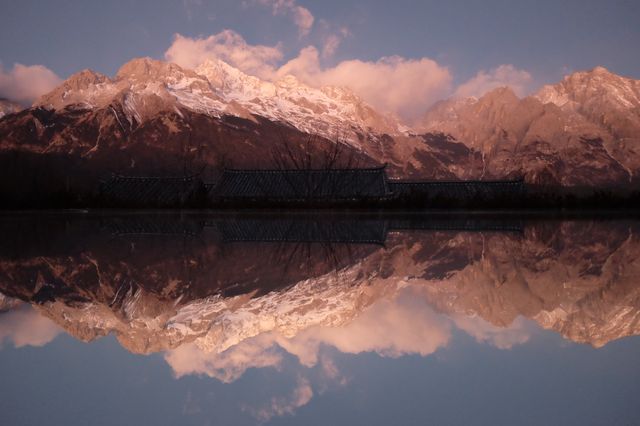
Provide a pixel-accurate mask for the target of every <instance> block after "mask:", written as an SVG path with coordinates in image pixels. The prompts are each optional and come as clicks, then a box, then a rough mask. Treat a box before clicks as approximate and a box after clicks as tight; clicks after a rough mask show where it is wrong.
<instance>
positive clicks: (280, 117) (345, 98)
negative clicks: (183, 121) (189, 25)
mask: <svg viewBox="0 0 640 426" xmlns="http://www.w3.org/2000/svg"><path fill="white" fill-rule="evenodd" d="M116 101H117V102H121V103H122V104H123V105H124V112H125V116H126V119H127V122H128V125H129V126H132V125H133V124H134V122H135V123H142V122H143V121H145V120H147V119H149V118H151V117H154V116H155V115H156V114H158V113H159V112H162V111H176V112H178V113H179V111H180V109H181V108H186V109H188V110H191V111H193V112H197V113H202V114H206V115H208V116H212V117H221V116H222V115H233V116H238V117H242V118H252V116H253V115H257V116H261V117H265V118H268V119H271V120H273V121H278V122H281V123H286V124H288V125H290V126H292V127H294V128H296V129H298V130H300V131H303V132H306V133H311V134H318V135H321V136H324V137H327V138H329V139H335V138H340V139H346V140H354V141H355V140H357V139H356V138H355V137H354V136H353V133H354V132H356V133H359V134H361V135H367V134H370V133H375V134H383V133H391V134H394V133H400V130H399V128H400V125H399V124H398V123H397V122H396V121H395V120H393V119H392V118H391V117H386V116H383V115H381V114H379V113H377V112H376V111H375V110H373V108H371V107H370V106H368V105H367V104H366V103H364V101H362V100H361V99H360V98H358V97H357V96H356V95H355V94H353V92H351V91H349V90H348V89H345V88H337V87H324V88H322V89H315V88H312V87H309V86H306V85H304V84H302V83H301V82H300V81H298V80H297V79H296V78H295V77H293V76H290V75H289V76H286V77H284V78H283V79H281V80H278V81H276V82H268V81H263V80H260V79H259V78H257V77H254V76H250V75H247V74H244V73H243V72H241V71H240V70H238V69H236V68H234V67H232V66H230V65H228V64H227V63H225V62H222V61H219V60H216V61H213V60H208V61H206V62H205V63H203V64H202V65H200V66H199V67H198V68H196V69H195V70H187V69H183V68H181V67H180V66H178V65H176V64H172V63H167V62H162V61H157V60H153V59H150V58H140V59H134V60H132V61H130V62H128V63H126V64H125V65H123V66H122V67H121V68H120V70H119V71H118V73H117V74H116V76H115V77H114V78H113V79H111V78H109V77H107V76H104V75H101V74H98V73H95V72H93V71H91V70H84V71H81V72H80V73H77V74H74V75H73V76H71V77H70V78H69V79H68V80H66V81H65V82H64V83H63V84H62V85H61V86H60V87H58V88H56V89H55V90H54V91H52V92H51V93H48V94H46V95H44V96H43V97H42V98H41V99H39V100H38V101H36V103H35V105H36V106H43V107H47V108H55V109H57V110H60V109H63V108H65V107H67V106H70V105H77V106H78V107H84V108H104V107H107V106H108V105H109V104H111V103H112V102H116Z"/></svg>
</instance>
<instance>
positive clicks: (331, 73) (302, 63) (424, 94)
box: [278, 46, 451, 119]
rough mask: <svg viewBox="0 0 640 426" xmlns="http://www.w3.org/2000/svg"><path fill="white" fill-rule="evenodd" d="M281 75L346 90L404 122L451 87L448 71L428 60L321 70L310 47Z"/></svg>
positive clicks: (392, 60) (352, 62)
mask: <svg viewBox="0 0 640 426" xmlns="http://www.w3.org/2000/svg"><path fill="white" fill-rule="evenodd" d="M284 74H293V75H295V76H296V77H298V78H299V79H300V80H301V81H303V82H305V83H307V84H309V85H312V86H322V85H333V86H345V87H348V88H350V89H351V90H353V91H354V92H355V93H356V94H357V95H358V96H360V97H361V98H363V99H364V100H365V101H366V102H367V103H369V104H371V105H372V106H374V107H375V108H377V109H379V110H381V111H383V112H387V113H394V114H397V115H399V116H401V117H403V118H406V119H413V118H415V117H417V116H419V115H421V114H422V113H423V112H424V111H425V109H426V108H427V107H428V106H429V105H430V104H432V103H434V102H436V101H438V100H439V99H441V98H442V97H443V96H446V95H447V94H448V93H449V91H450V87H451V74H450V73H449V70H448V69H447V68H446V67H443V66H441V65H440V64H438V63H437V62H436V61H434V60H432V59H429V58H420V59H407V58H403V57H400V56H392V57H387V58H382V59H380V60H378V61H375V62H372V61H361V60H359V59H352V60H347V61H342V62H340V63H339V64H337V65H336V66H335V67H330V68H322V66H321V64H320V58H319V53H318V50H317V49H316V48H315V47H313V46H308V47H306V48H304V49H302V50H301V51H300V54H299V55H298V56H297V57H296V58H294V59H292V60H290V61H289V62H287V63H286V64H284V65H283V66H282V67H281V68H280V69H279V70H278V75H281V76H282V75H284Z"/></svg>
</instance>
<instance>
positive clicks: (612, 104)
mask: <svg viewBox="0 0 640 426" xmlns="http://www.w3.org/2000/svg"><path fill="white" fill-rule="evenodd" d="M637 93H638V92H637V82H636V81H634V80H630V79H625V78H622V77H619V76H616V75H614V74H611V73H608V72H607V71H605V70H603V69H601V68H597V69H595V70H593V71H591V72H585V73H576V74H573V75H571V76H569V77H567V78H566V79H565V80H564V81H563V82H561V83H560V84H558V85H556V86H546V87H544V88H543V89H542V90H541V91H540V92H539V93H538V94H536V95H534V96H530V97H526V98H524V99H520V98H518V97H517V96H516V95H515V94H514V93H513V92H512V91H511V90H510V89H508V88H498V89H495V90H493V91H491V92H489V93H487V94H485V95H484V96H482V97H481V98H479V99H473V98H471V99H451V100H448V101H443V102H440V103H438V104H436V105H435V106H434V107H433V108H431V109H430V110H429V111H428V112H427V114H426V115H425V117H424V119H423V121H422V125H421V130H422V131H431V132H433V131H438V130H439V131H443V132H445V133H447V134H450V135H452V136H453V137H454V138H455V139H456V140H458V141H461V142H463V143H464V144H465V145H467V146H470V147H472V148H474V149H477V150H478V151H480V152H481V153H482V156H483V170H482V173H483V174H485V175H486V174H489V175H491V176H501V175H505V174H509V173H513V172H514V171H519V172H520V173H522V174H523V175H524V176H525V177H526V178H527V180H528V181H530V182H534V183H541V184H559V185H562V186H567V187H575V186H580V185H585V186H591V187H602V188H607V187H608V188H611V187H616V186H621V187H623V186H634V187H635V186H636V185H637V184H638V182H637V179H636V177H637V172H638V167H639V166H640V163H638V158H640V157H638V155H637V153H636V151H635V148H634V146H635V145H636V142H634V140H635V139H633V137H632V135H634V134H637V130H638V128H637V124H638V123H640V116H638V115H637V114H638V113H637V111H636V110H637V106H636V105H637V102H638V94H637ZM605 111H606V112H605ZM606 123H609V124H606ZM634 126H635V127H634Z"/></svg>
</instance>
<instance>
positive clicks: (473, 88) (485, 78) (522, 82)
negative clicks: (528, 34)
mask: <svg viewBox="0 0 640 426" xmlns="http://www.w3.org/2000/svg"><path fill="white" fill-rule="evenodd" d="M531 80H532V79H531V74H529V73H528V72H527V71H525V70H521V69H518V68H516V67H514V66H513V65H510V64H505V65H500V66H499V67H497V68H494V69H492V70H490V71H484V70H481V71H479V72H478V73H477V74H476V75H475V76H474V77H472V78H471V79H469V80H467V81H466V82H464V83H463V84H461V85H460V86H458V88H457V89H456V92H455V94H454V96H456V97H461V98H467V97H470V96H475V97H480V96H482V95H484V94H485V93H487V92H488V91H490V90H493V89H495V88H497V87H505V86H506V87H510V88H511V89H513V91H514V92H515V93H516V94H517V95H519V96H523V95H525V94H526V93H527V91H528V89H529V86H530V84H531Z"/></svg>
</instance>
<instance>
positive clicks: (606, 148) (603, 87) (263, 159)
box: [0, 58, 640, 206]
mask: <svg viewBox="0 0 640 426" xmlns="http://www.w3.org/2000/svg"><path fill="white" fill-rule="evenodd" d="M638 84H639V82H638V81H636V80H632V79H628V78H624V77H620V76H616V75H614V74H612V73H609V72H607V71H606V70H604V69H602V68H597V69H595V70H592V71H589V72H582V73H575V74H573V75H571V76H568V77H567V78H565V79H564V80H563V81H562V82H561V83H559V84H557V85H554V86H548V87H545V88H543V89H542V90H541V91H540V92H539V93H538V94H536V95H534V96H528V97H526V98H523V99H520V98H518V97H517V96H516V95H515V94H514V93H513V92H512V91H511V90H510V89H508V88H499V89H495V90H493V91H491V92H489V93H487V94H485V95H484V96H482V97H480V98H478V99H475V98H471V99H450V100H446V101H441V102H439V103H437V104H435V105H434V106H433V107H432V108H430V109H429V110H428V112H427V113H426V114H425V116H424V119H423V120H422V122H421V123H420V124H419V125H417V126H416V127H415V128H414V129H413V130H410V131H409V130H407V128H405V127H403V126H402V125H400V124H399V123H398V122H397V121H396V120H395V119H394V118H392V117H389V116H386V115H384V114H379V113H377V112H376V111H375V110H374V109H373V108H371V107H370V106H368V105H367V104H366V103H365V102H363V101H362V100H361V99H359V98H358V97H357V96H355V95H354V94H353V93H352V92H350V91H349V90H347V89H344V88H336V87H325V88H321V89H318V88H313V87H309V86H307V85H304V84H302V83H300V82H299V81H297V80H296V79H295V78H293V77H291V76H288V77H285V78H283V79H281V80H279V81H275V82H271V81H264V80H261V79H258V78H257V77H253V76H250V75H247V74H244V73H242V72H241V71H239V70H237V69H235V68H233V67H231V66H229V65H228V64H226V63H224V62H221V61H208V62H205V63H203V64H202V65H201V66H199V67H197V69H195V70H188V69H184V68H181V67H179V66H178V65H175V64H171V63H167V62H163V61H156V60H152V59H148V58H142V59H134V60H132V61H130V62H128V63H127V64H125V65H123V66H122V67H121V69H120V70H119V71H118V73H117V74H116V75H115V76H114V77H113V78H111V77H107V76H104V75H101V74H99V73H96V72H93V71H90V70H85V71H82V72H79V73H77V74H75V75H73V76H72V77H70V78H69V79H67V80H66V81H65V82H63V83H62V84H61V85H60V86H59V87H57V88H56V89H54V90H53V91H51V92H50V93H48V94H46V95H44V96H42V97H41V98H40V99H39V100H38V101H37V102H36V103H35V104H34V107H32V108H28V109H26V110H24V111H20V112H18V113H16V114H11V115H10V116H7V117H5V118H3V119H0V163H1V164H0V166H1V167H0V189H2V190H3V191H5V192H6V193H7V194H11V197H10V198H11V199H12V200H13V201H12V202H13V203H15V204H17V205H22V206H24V205H29V202H28V201H23V200H22V198H23V197H24V194H38V195H37V196H35V195H33V197H32V201H31V203H32V204H33V200H37V201H38V202H42V200H47V199H48V198H47V197H51V195H50V194H55V193H61V192H70V191H71V192H73V193H75V194H77V195H76V198H85V197H89V196H90V194H91V191H93V190H95V188H96V185H97V182H98V181H99V179H100V178H101V177H102V176H104V175H106V174H109V173H114V172H115V173H122V174H128V175H140V174H143V175H149V174H153V175H177V174H179V175H182V174H184V173H185V171H188V172H189V173H201V172H202V171H203V170H206V171H207V173H208V175H207V176H209V179H214V177H215V175H216V173H217V172H219V171H220V170H221V169H222V168H224V167H229V166H232V167H236V168H273V167H276V164H279V163H280V162H279V161H277V160H275V158H276V157H277V152H280V153H282V152H283V151H285V152H287V154H289V151H290V154H291V155H292V156H294V157H295V156H298V157H299V158H313V159H319V160H320V161H317V162H316V163H320V162H321V160H322V158H323V156H326V155H327V152H331V150H332V149H333V148H334V147H335V144H336V142H337V141H338V142H340V146H341V147H342V151H343V154H344V157H345V158H348V159H356V161H348V162H346V163H349V164H351V165H353V164H359V165H367V166H373V165H380V164H384V163H386V164H387V165H388V167H387V172H388V173H389V175H390V176H391V177H396V178H408V179H412V178H415V179H504V178H515V177H524V179H525V180H526V181H527V182H528V183H532V184H539V185H538V187H539V188H555V190H557V191H561V192H573V193H588V192H589V191H594V190H606V191H619V192H621V193H628V192H629V191H636V190H640V151H638V148H637V146H636V145H638V139H637V135H638V134H640V133H639V131H638V129H639V126H640V124H639V123H640V118H638V107H637V103H638ZM310 135H315V137H310ZM284 145H286V146H287V148H286V149H283V146H284ZM320 167H321V166H320ZM43 169H46V170H49V172H48V175H46V176H45V175H44V174H42V173H39V174H38V175H37V176H29V177H28V178H24V179H20V182H21V184H26V182H31V183H32V187H31V188H27V189H25V188H21V189H18V186H17V185H15V182H14V183H11V181H12V180H15V179H17V178H16V176H21V175H22V173H24V171H25V170H43ZM69 169H73V170H74V173H73V174H71V175H70V174H68V173H67V170H69ZM3 182H7V184H6V185H5V186H2V185H3ZM14 193H15V194H14ZM25 203H26V204H25Z"/></svg>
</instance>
